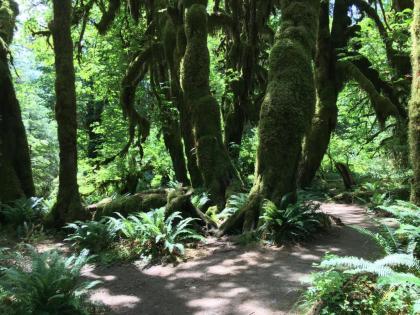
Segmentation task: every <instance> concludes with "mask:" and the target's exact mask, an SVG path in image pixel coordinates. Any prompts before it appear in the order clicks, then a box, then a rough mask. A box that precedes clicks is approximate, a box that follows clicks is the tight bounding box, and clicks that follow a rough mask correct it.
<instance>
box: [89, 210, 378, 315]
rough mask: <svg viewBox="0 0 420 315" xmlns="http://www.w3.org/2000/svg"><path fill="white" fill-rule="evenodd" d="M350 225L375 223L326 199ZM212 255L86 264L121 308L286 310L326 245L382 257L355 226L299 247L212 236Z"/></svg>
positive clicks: (99, 295) (162, 312) (100, 297)
mask: <svg viewBox="0 0 420 315" xmlns="http://www.w3.org/2000/svg"><path fill="white" fill-rule="evenodd" d="M322 208H323V209H324V210H325V211H326V212H329V213H331V214H334V215H335V216H337V217H339V218H340V219H341V220H342V221H343V222H344V223H345V224H357V225H361V226H365V227H372V226H373V224H372V223H371V222H370V220H369V217H368V216H367V215H366V214H365V212H364V210H363V209H361V208H358V207H356V206H348V205H339V204H324V205H323V206H322ZM204 249H205V251H206V253H205V256H204V257H201V258H198V259H194V260H191V261H188V262H185V263H181V264H179V265H178V266H161V265H160V266H153V267H151V268H148V269H143V270H142V269H141V268H140V267H138V266H136V265H135V264H131V265H121V266H113V267H110V268H96V269H90V270H86V271H85V272H84V275H85V277H87V278H92V279H100V280H102V281H103V282H104V283H103V284H102V286H101V287H100V288H98V289H96V290H95V291H94V292H93V295H92V297H91V298H92V300H96V301H100V302H102V303H104V304H106V305H108V306H110V307H111V309H112V310H113V312H114V314H130V315H137V314H142V315H143V314H146V315H149V314H150V315H151V314H156V315H166V314H167V315H169V314H170V315H178V314H179V315H184V314H206V315H207V314H229V315H230V314H232V315H234V314H238V315H239V314H247V315H248V314H255V315H259V314H264V315H268V314H287V313H288V312H289V311H290V310H291V308H292V306H293V304H294V303H295V302H296V300H297V298H298V297H299V295H300V293H301V291H302V289H304V287H305V285H304V284H303V283H302V280H304V279H305V278H307V277H308V276H309V274H310V273H311V272H313V271H314V267H313V266H312V264H313V263H315V262H319V261H320V259H321V258H322V256H323V255H324V254H325V253H326V252H330V253H334V254H339V255H355V256H361V257H365V258H375V257H376V256H377V255H378V253H379V252H378V249H377V248H376V246H375V244H373V242H372V241H370V240H369V239H367V238H366V237H365V236H363V235H361V234H359V233H358V232H356V231H355V230H353V229H351V228H349V227H337V226H335V227H334V228H333V229H332V231H331V232H330V233H329V234H327V235H320V236H317V237H316V238H314V239H313V240H311V242H310V243H307V244H304V245H300V246H294V247H292V248H266V247H260V246H258V247H253V248H243V247H236V246H234V245H232V244H231V243H230V242H228V241H220V240H215V239H210V240H209V244H207V245H205V246H204Z"/></svg>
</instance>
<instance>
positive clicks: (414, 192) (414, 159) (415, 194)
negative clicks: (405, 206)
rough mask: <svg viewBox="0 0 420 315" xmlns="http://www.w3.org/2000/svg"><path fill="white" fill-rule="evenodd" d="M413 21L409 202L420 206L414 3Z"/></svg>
mask: <svg viewBox="0 0 420 315" xmlns="http://www.w3.org/2000/svg"><path fill="white" fill-rule="evenodd" d="M413 13H414V20H413V25H412V39H413V51H412V64H413V72H412V73H413V81H412V87H411V101H410V105H409V116H410V123H409V144H410V155H411V163H412V167H413V172H414V176H413V182H412V185H411V201H412V202H413V203H415V204H417V205H420V2H419V1H415V6H414V11H413Z"/></svg>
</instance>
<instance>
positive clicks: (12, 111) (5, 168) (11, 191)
mask: <svg viewBox="0 0 420 315" xmlns="http://www.w3.org/2000/svg"><path fill="white" fill-rule="evenodd" d="M0 11H1V15H0V178H1V180H0V202H7V201H11V200H14V199H17V198H20V197H32V196H34V194H35V188H34V183H33V178H32V169H31V160H30V156H29V147H28V141H27V138H26V132H25V127H24V125H23V122H22V116H21V112H20V107H19V102H18V100H17V99H16V93H15V89H14V86H13V79H12V75H11V73H10V69H9V59H8V53H9V51H8V45H9V44H10V43H11V41H12V38H13V30H14V27H15V21H16V16H17V14H18V6H17V3H16V2H14V1H10V0H7V1H3V2H2V3H1V2H0Z"/></svg>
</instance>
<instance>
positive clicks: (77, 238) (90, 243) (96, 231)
mask: <svg viewBox="0 0 420 315" xmlns="http://www.w3.org/2000/svg"><path fill="white" fill-rule="evenodd" d="M65 229H68V230H72V231H73V232H72V233H70V234H69V235H68V236H67V238H66V239H65V240H66V241H70V242H72V246H73V247H75V248H77V249H79V250H81V249H84V248H86V249H89V250H90V251H91V252H94V253H99V252H100V251H102V250H104V249H106V248H109V247H110V246H111V245H112V243H113V242H114V241H115V240H116V239H117V236H118V232H119V229H120V227H119V225H118V224H116V222H115V221H113V220H111V219H110V218H103V219H101V220H99V221H84V222H82V221H76V222H74V223H69V224H67V225H66V226H65Z"/></svg>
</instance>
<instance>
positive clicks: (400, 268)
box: [301, 254, 420, 315]
mask: <svg viewBox="0 0 420 315" xmlns="http://www.w3.org/2000/svg"><path fill="white" fill-rule="evenodd" d="M418 266H419V262H418V261H417V260H416V259H415V258H414V257H413V256H412V255H407V254H391V255H388V256H385V257H384V258H382V259H379V260H376V261H374V262H370V261H367V260H364V259H361V258H357V257H337V256H331V255H330V256H326V257H325V259H324V260H323V261H322V262H321V264H320V265H319V267H320V268H322V269H325V271H323V272H318V273H315V274H314V275H313V276H312V280H311V287H310V288H309V289H308V290H307V291H306V292H305V294H304V296H303V300H302V301H301V308H302V309H304V310H308V308H312V310H313V309H315V308H317V309H318V310H319V314H375V315H376V314H378V315H379V314H380V315H385V314H414V308H415V304H416V303H418V300H419V293H420V279H419V278H418V276H417V275H416V272H418Z"/></svg>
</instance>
